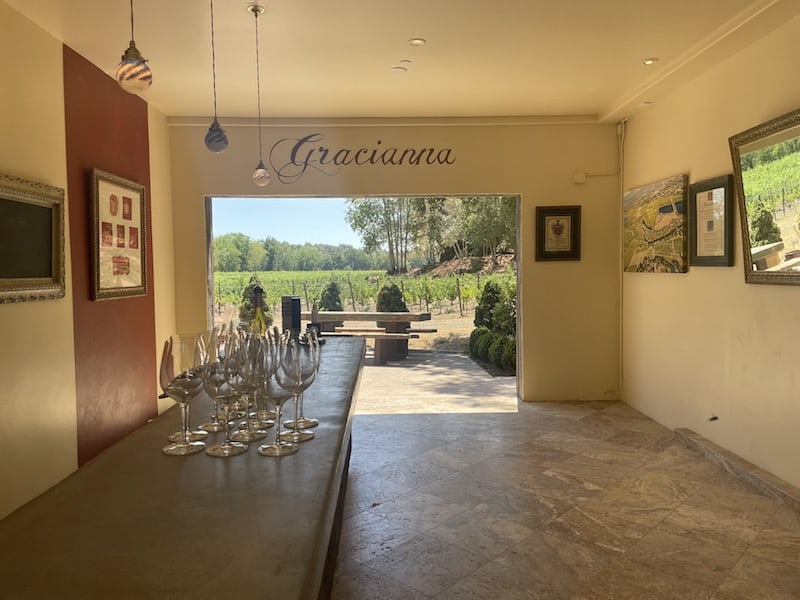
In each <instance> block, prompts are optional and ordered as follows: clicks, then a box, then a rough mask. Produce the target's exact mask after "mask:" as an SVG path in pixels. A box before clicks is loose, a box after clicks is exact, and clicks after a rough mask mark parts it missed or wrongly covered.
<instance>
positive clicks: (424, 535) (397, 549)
mask: <svg viewBox="0 0 800 600" xmlns="http://www.w3.org/2000/svg"><path fill="white" fill-rule="evenodd" d="M420 538H427V539H428V540H431V541H433V542H435V543H437V544H443V545H445V546H448V547H449V548H453V549H455V550H458V551H459V552H465V553H467V554H469V555H471V556H472V557H474V558H475V559H476V561H475V562H476V563H480V564H478V566H477V567H475V568H474V569H472V570H471V571H470V572H469V573H465V574H464V575H463V576H462V577H460V578H459V579H458V580H457V581H456V582H454V583H453V585H455V583H458V582H460V581H462V580H463V579H466V578H467V577H470V576H471V575H473V574H474V573H475V572H476V571H477V570H478V569H480V568H482V567H484V566H485V565H487V564H489V563H490V562H492V561H491V560H490V559H487V558H484V557H483V556H480V555H478V554H475V553H474V552H471V551H470V550H465V549H464V548H461V547H459V546H456V545H455V544H451V543H449V542H445V541H443V540H440V539H438V538H435V537H433V536H431V535H428V534H427V533H423V532H418V533H417V535H416V536H415V537H412V538H411V539H409V540H405V541H404V542H402V543H400V544H398V545H397V546H395V547H394V548H392V549H391V550H389V551H388V552H387V553H386V554H388V553H391V552H401V551H402V549H403V547H404V546H409V545H411V544H412V543H417V540H419V539H420ZM423 541H424V540H423ZM381 556H385V554H384V555H381ZM377 558H379V557H376V558H375V559H373V560H370V561H369V562H368V563H366V564H365V566H366V568H368V569H371V570H373V571H375V572H376V573H380V574H381V575H383V576H385V577H389V578H390V579H392V580H394V581H398V582H399V583H402V584H403V585H405V586H406V587H411V588H413V589H414V590H415V591H417V592H419V593H421V594H424V595H426V596H429V597H430V594H427V593H426V592H425V591H424V590H421V589H420V588H418V587H416V586H414V585H412V584H410V583H407V582H403V581H399V580H398V579H395V578H394V577H392V576H391V575H389V574H388V573H384V572H383V571H381V570H380V569H378V568H376V567H374V566H370V563H373V562H375V560H377ZM449 587H451V586H448V588H449ZM443 592H444V590H442V591H440V592H437V594H436V595H439V594H441V593H443ZM434 597H435V596H434Z"/></svg>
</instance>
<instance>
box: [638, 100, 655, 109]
mask: <svg viewBox="0 0 800 600" xmlns="http://www.w3.org/2000/svg"><path fill="white" fill-rule="evenodd" d="M651 106H653V103H652V102H651V101H650V100H642V101H641V102H639V105H638V106H637V108H650V107H651Z"/></svg>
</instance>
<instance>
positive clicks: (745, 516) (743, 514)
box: [682, 484, 781, 535]
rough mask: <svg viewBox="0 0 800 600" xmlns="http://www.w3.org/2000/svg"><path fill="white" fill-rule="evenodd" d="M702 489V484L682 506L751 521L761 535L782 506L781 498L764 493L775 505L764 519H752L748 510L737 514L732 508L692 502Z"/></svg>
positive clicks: (724, 516) (764, 496)
mask: <svg viewBox="0 0 800 600" xmlns="http://www.w3.org/2000/svg"><path fill="white" fill-rule="evenodd" d="M708 485H713V484H708ZM700 489H702V486H701V488H698V490H697V491H695V493H694V494H692V495H691V496H689V497H688V498H687V499H686V501H685V502H684V503H683V504H682V506H683V505H685V506H686V507H687V508H689V509H698V510H701V511H702V510H705V511H708V512H711V513H714V514H716V515H722V517H723V518H726V519H728V518H730V519H736V520H740V521H747V522H748V523H750V524H751V525H752V526H753V529H755V530H756V531H757V532H758V535H761V532H762V531H763V530H764V529H765V528H766V527H767V524H768V523H769V522H770V520H772V518H773V517H774V516H775V515H776V514H778V511H779V510H780V508H781V503H780V501H779V500H776V499H775V498H772V497H770V496H767V495H766V494H764V495H762V497H763V498H765V499H767V500H771V501H772V502H773V503H774V506H773V507H772V509H771V510H770V511H769V515H768V516H767V517H766V518H764V519H763V520H761V519H759V520H752V519H750V518H749V514H750V513H748V512H746V511H742V512H741V513H740V514H736V513H734V512H733V511H732V510H730V509H727V508H724V507H723V508H720V507H714V506H708V505H704V504H700V503H695V502H692V500H693V498H694V496H695V495H696V494H697V492H699V491H700ZM754 491H756V493H758V491H757V490H754ZM740 515H741V516H740Z"/></svg>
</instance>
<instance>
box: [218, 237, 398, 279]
mask: <svg viewBox="0 0 800 600" xmlns="http://www.w3.org/2000/svg"><path fill="white" fill-rule="evenodd" d="M387 262H388V261H387V257H386V252H383V251H375V252H370V253H367V252H365V251H364V250H361V249H358V248H354V247H353V246H350V245H347V244H341V245H338V246H334V245H330V244H311V243H306V244H290V243H288V242H281V241H278V240H276V239H275V238H273V237H267V238H265V239H263V240H254V239H252V238H250V237H249V236H247V235H245V234H243V233H226V234H225V235H221V236H218V237H215V238H214V271H216V272H219V271H222V272H248V273H254V272H256V271H341V270H352V271H374V270H383V269H385V268H386V264H387Z"/></svg>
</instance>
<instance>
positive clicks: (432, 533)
mask: <svg viewBox="0 0 800 600" xmlns="http://www.w3.org/2000/svg"><path fill="white" fill-rule="evenodd" d="M478 506H480V504H478V505H476V506H475V507H473V508H471V509H468V511H466V512H469V510H473V509H474V508H477V507H478ZM463 514H464V513H459V514H458V515H453V516H452V517H450V518H449V519H447V520H445V521H443V522H442V523H439V524H438V525H436V526H434V527H432V528H431V529H429V530H428V531H427V532H426V533H427V534H428V535H430V536H431V537H434V538H435V539H437V540H439V541H441V542H444V543H447V544H449V545H451V546H455V547H456V548H461V549H462V550H464V551H465V552H469V553H470V554H475V555H476V556H480V557H481V558H484V559H486V560H487V561H489V562H491V561H493V560H495V559H496V558H498V557H499V556H501V555H502V554H504V553H505V552H506V551H507V550H509V549H510V548H511V547H512V546H516V545H517V544H518V543H520V542H521V541H522V540H520V541H519V542H514V543H511V544H509V545H508V547H506V548H505V549H504V550H502V551H501V552H499V553H497V554H496V555H494V556H486V555H483V554H476V552H475V551H474V550H472V549H470V548H466V547H464V546H461V545H458V544H453V543H451V542H448V541H447V540H444V539H442V538H441V537H439V536H438V535H436V530H437V529H441V528H442V527H444V525H446V524H447V523H448V522H449V521H452V520H453V519H456V518H458V517H460V516H462V515H463ZM490 518H491V519H492V520H494V521H502V522H503V523H504V524H507V525H509V526H511V527H516V528H524V529H526V530H528V531H529V532H530V533H528V534H527V535H526V536H525V537H524V538H523V539H529V538H530V537H531V536H533V535H535V534H536V533H537V531H540V530H533V529H531V528H530V527H528V526H526V525H520V524H519V523H517V522H515V521H511V520H509V519H506V518H504V517H498V516H494V515H490ZM439 533H441V532H439Z"/></svg>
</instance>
